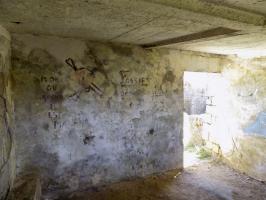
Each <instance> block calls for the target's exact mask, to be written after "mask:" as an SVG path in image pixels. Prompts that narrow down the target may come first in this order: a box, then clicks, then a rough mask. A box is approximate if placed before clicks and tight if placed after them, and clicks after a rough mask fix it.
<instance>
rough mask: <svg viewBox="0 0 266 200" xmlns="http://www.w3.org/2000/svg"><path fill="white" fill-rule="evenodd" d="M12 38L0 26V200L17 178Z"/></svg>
mask: <svg viewBox="0 0 266 200" xmlns="http://www.w3.org/2000/svg"><path fill="white" fill-rule="evenodd" d="M9 71H10V36H9V35H8V33H7V31H6V30H4V29H3V28H2V27H1V26H0V199H2V198H5V197H6V195H7V194H8V192H9V190H10V188H11V187H12V184H13V179H14V177H15V156H14V138H13V120H12V119H13V103H12V96H11V83H10V75H9Z"/></svg>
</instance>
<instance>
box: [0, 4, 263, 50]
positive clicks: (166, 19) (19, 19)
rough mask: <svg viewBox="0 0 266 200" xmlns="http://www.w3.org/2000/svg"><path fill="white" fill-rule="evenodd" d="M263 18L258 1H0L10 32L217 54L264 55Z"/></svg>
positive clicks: (0, 21)
mask: <svg viewBox="0 0 266 200" xmlns="http://www.w3.org/2000/svg"><path fill="white" fill-rule="evenodd" d="M265 19H266V1H262V0H245V1H241V0H238V1H237V0H75V1H73V0H56V1H55V0H0V25H3V26H4V27H6V28H7V29H8V30H9V31H10V32H12V33H33V34H45V35H57V36H63V37H79V38H86V39H90V40H97V41H105V42H120V43H131V44H138V45H146V46H154V45H155V44H156V45H155V46H158V47H161V46H162V47H168V48H174V49H186V50H195V51H203V52H210V53H217V54H236V53H239V52H244V53H247V52H250V51H251V53H254V52H255V53H259V54H260V55H261V54H263V55H264V54H265V55H266V29H265V26H264V24H265V21H266V20H265ZM217 28H218V30H219V31H217ZM165 41H166V42H167V41H170V42H171V41H172V43H171V44H170V43H166V44H167V45H165V43H162V42H165ZM161 44H164V45H161ZM264 51H265V52H264Z"/></svg>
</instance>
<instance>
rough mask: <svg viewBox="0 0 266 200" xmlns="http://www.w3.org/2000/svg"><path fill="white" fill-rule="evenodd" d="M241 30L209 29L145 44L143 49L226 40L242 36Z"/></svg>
mask: <svg viewBox="0 0 266 200" xmlns="http://www.w3.org/2000/svg"><path fill="white" fill-rule="evenodd" d="M240 34H241V33H240V31H239V30H235V29H230V28H224V27H218V28H214V29H209V30H206V31H201V32H198V33H192V34H189V35H184V36H181V37H176V38H171V39H166V40H162V41H158V42H154V43H150V44H144V45H142V47H144V48H155V47H161V46H168V45H173V44H178V43H187V42H191V41H199V40H203V39H208V40H210V39H212V40H213V39H219V38H225V37H232V36H235V35H240Z"/></svg>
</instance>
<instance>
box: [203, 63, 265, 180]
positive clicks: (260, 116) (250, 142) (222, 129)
mask: <svg viewBox="0 0 266 200" xmlns="http://www.w3.org/2000/svg"><path fill="white" fill-rule="evenodd" d="M265 66H266V62H265V60H264V59H253V60H243V59H239V58H232V61H231V64H230V65H227V66H225V67H224V69H223V70H222V79H221V84H220V86H219V88H218V87H217V90H213V92H214V93H213V95H212V96H214V98H213V99H212V101H211V107H210V108H209V107H207V113H208V114H209V115H210V116H212V117H210V122H209V124H205V126H204V132H205V133H207V135H206V136H205V139H206V140H209V142H210V143H209V145H210V147H211V148H213V150H214V151H215V153H217V154H218V155H222V156H223V158H224V160H225V161H226V163H228V164H229V165H230V166H232V167H233V168H235V169H237V170H240V171H242V172H244V173H247V174H248V175H250V176H252V177H254V178H256V179H260V180H264V181H265V180H266V154H265V145H266V135H265V128H266V126H265V123H266V120H265V110H266V89H265V84H266V78H265V77H266V67H265Z"/></svg>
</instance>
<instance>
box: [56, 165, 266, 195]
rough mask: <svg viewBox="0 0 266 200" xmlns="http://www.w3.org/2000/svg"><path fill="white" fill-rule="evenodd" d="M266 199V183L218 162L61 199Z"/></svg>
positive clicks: (93, 189) (94, 189) (104, 187)
mask: <svg viewBox="0 0 266 200" xmlns="http://www.w3.org/2000/svg"><path fill="white" fill-rule="evenodd" d="M159 199H160V200H163V199H164V200H245V199H252V200H266V184H265V183H264V182H261V181H257V180H254V179H252V178H250V177H248V176H246V175H244V174H241V173H238V172H236V171H234V170H232V169H230V168H229V167H227V166H225V165H221V164H217V163H211V162H208V163H201V164H200V165H198V166H192V167H189V168H187V169H185V170H184V171H183V172H178V171H169V172H167V173H164V174H161V175H157V176H150V177H147V178H145V179H137V180H134V181H126V182H120V183H115V184H112V185H108V186H103V187H99V188H92V189H90V190H88V191H86V192H84V191H83V192H79V193H74V194H72V195H69V196H68V197H62V198H60V200H159Z"/></svg>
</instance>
